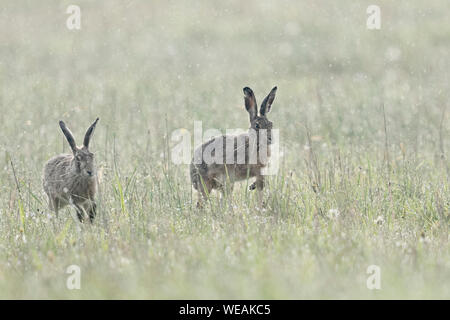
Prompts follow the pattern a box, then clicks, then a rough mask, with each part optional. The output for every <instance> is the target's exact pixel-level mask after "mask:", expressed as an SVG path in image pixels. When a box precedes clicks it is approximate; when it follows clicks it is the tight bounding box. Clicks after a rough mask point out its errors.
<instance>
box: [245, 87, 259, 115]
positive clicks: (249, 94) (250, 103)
mask: <svg viewBox="0 0 450 320" xmlns="http://www.w3.org/2000/svg"><path fill="white" fill-rule="evenodd" d="M243 90H244V100H245V109H247V112H248V113H249V114H250V121H252V120H253V119H255V118H256V116H257V115H258V106H257V105H256V99H255V95H254V94H253V91H252V89H250V88H249V87H245V88H244V89H243Z"/></svg>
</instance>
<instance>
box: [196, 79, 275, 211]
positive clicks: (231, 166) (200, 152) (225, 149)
mask: <svg viewBox="0 0 450 320" xmlns="http://www.w3.org/2000/svg"><path fill="white" fill-rule="evenodd" d="M243 90H244V101H245V108H246V109H247V112H248V113H249V115H250V128H249V132H248V133H244V134H241V135H237V136H231V135H223V136H219V137H215V138H213V139H211V140H209V141H208V142H205V143H204V144H202V145H201V146H200V147H198V148H197V149H196V150H195V151H194V158H193V160H192V163H191V166H190V175H191V182H192V185H193V187H194V188H195V189H196V190H197V191H198V192H199V200H198V203H197V206H198V207H201V206H202V201H203V200H205V199H206V197H207V196H208V195H209V193H210V192H211V191H212V190H213V189H220V190H222V192H225V187H226V186H227V184H228V182H229V189H230V191H231V190H232V188H233V183H234V182H235V181H239V180H245V179H248V178H250V177H256V181H255V182H254V183H252V184H251V185H250V190H253V189H258V191H259V197H260V201H261V191H262V190H263V188H264V175H262V172H261V170H262V169H263V168H264V167H265V166H266V164H267V162H266V161H263V160H264V159H262V157H261V155H263V156H266V159H267V158H268V157H269V156H270V148H269V147H270V144H271V143H272V133H271V130H272V122H270V121H269V120H268V119H267V113H269V111H270V108H271V106H272V103H273V101H274V99H275V94H276V91H277V87H274V88H273V89H272V90H271V91H270V93H269V95H268V96H267V97H266V98H265V99H264V100H263V102H262V104H261V110H260V113H259V115H258V107H257V104H256V99H255V95H254V94H253V91H252V89H250V88H248V87H245V88H244V89H243ZM260 133H261V134H260ZM264 152H266V154H265V155H264V154H263V153H264ZM219 153H220V154H219ZM206 157H209V158H206ZM205 158H206V159H205Z"/></svg>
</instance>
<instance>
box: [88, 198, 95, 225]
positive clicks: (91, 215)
mask: <svg viewBox="0 0 450 320" xmlns="http://www.w3.org/2000/svg"><path fill="white" fill-rule="evenodd" d="M87 209H88V210H86V211H87V212H88V215H89V221H90V222H91V223H93V222H94V219H95V216H96V215H97V204H96V203H95V202H94V201H89V205H88V208H87Z"/></svg>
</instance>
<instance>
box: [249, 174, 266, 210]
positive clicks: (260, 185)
mask: <svg viewBox="0 0 450 320" xmlns="http://www.w3.org/2000/svg"><path fill="white" fill-rule="evenodd" d="M264 184H265V183H264V176H263V175H262V174H261V173H259V174H258V175H257V176H256V181H255V182H253V183H252V184H251V185H250V187H249V189H250V190H255V189H257V190H258V204H259V206H260V207H261V206H263V189H264Z"/></svg>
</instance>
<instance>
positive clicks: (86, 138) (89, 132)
mask: <svg viewBox="0 0 450 320" xmlns="http://www.w3.org/2000/svg"><path fill="white" fill-rule="evenodd" d="M98 120H100V119H99V118H97V119H95V121H94V123H93V124H92V125H91V126H90V127H89V129H88V130H87V131H86V135H85V136H84V141H83V146H85V147H86V148H89V141H90V140H91V136H92V134H93V133H94V130H95V126H96V125H97V122H98Z"/></svg>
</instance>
